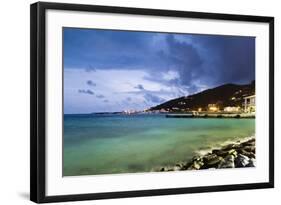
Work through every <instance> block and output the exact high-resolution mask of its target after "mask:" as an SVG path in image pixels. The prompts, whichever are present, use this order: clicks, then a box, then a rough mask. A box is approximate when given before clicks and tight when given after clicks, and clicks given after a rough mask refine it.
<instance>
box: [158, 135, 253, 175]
mask: <svg viewBox="0 0 281 205" xmlns="http://www.w3.org/2000/svg"><path fill="white" fill-rule="evenodd" d="M255 147H256V146H255V138H254V137H253V138H251V139H248V140H246V141H243V142H240V141H238V142H236V143H231V144H228V145H225V146H223V147H221V148H220V149H213V150H211V151H210V152H208V153H207V154H205V155H202V156H194V157H193V158H192V160H190V161H188V162H180V163H177V164H175V165H174V166H165V167H160V168H158V169H156V170H154V171H181V170H200V169H223V168H243V167H255V166H256V151H255Z"/></svg>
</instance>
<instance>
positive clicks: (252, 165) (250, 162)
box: [246, 158, 256, 167]
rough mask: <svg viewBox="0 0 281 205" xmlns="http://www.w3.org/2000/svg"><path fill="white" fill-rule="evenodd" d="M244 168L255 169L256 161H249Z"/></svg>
mask: <svg viewBox="0 0 281 205" xmlns="http://www.w3.org/2000/svg"><path fill="white" fill-rule="evenodd" d="M246 167H256V159H254V158H252V159H250V160H249V164H247V165H246Z"/></svg>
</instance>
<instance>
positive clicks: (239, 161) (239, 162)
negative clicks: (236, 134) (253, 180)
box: [235, 154, 250, 167]
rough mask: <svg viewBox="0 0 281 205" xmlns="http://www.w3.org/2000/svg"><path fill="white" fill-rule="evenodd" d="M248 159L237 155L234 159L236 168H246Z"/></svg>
mask: <svg viewBox="0 0 281 205" xmlns="http://www.w3.org/2000/svg"><path fill="white" fill-rule="evenodd" d="M249 160H250V159H249V157H247V156H245V155H242V154H238V156H237V158H236V159H235V166H236V167H246V166H247V165H248V164H249Z"/></svg>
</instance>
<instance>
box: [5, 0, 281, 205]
mask: <svg viewBox="0 0 281 205" xmlns="http://www.w3.org/2000/svg"><path fill="white" fill-rule="evenodd" d="M49 1H52V0H49ZM33 2H34V1H30V0H27V1H24V0H10V1H2V2H1V6H0V23H1V27H0V29H1V30H0V64H1V66H0V93H1V98H0V99H1V100H0V120H1V122H0V123H1V124H0V138H1V140H2V142H1V143H0V159H1V162H0V163H1V168H0V204H31V202H29V201H28V197H29V4H30V3H33ZM61 2H71V3H81V2H82V1H78V0H76V1H73V0H72V1H71V0H68V1H61ZM83 3H86V4H87V3H88V4H103V5H116V6H129V7H147V8H159V9H174V10H187V11H188V10H189V11H203V12H219V13H236V14H252V15H269V16H275V45H276V46H275V52H276V53H277V55H275V56H277V57H278V56H279V55H278V54H279V53H280V49H281V46H280V36H281V24H280V20H281V13H280V5H278V1H277V0H276V1H264V0H263V1H260V0H253V1H252V0H229V1H225V0H212V1H210V0H205V1H203V0H192V1H190V0H172V1H163V0H155V1H152V0H135V1H130V0H118V1H114V0H96V1H90V0H84V1H83ZM275 62H276V63H275V68H276V69H275V79H276V84H275V88H280V87H281V80H280V78H281V72H280V70H279V69H278V67H280V58H276V60H275ZM276 90H277V89H276ZM275 93H276V95H275V99H276V100H275V104H276V105H280V104H281V94H280V92H279V91H278V92H275ZM277 114H281V113H280V107H277V106H276V109H275V115H276V117H275V119H276V123H275V124H276V125H278V124H280V123H281V117H280V115H279V116H277ZM279 126H280V125H279ZM276 127H277V126H276ZM279 136H281V129H280V128H279V129H278V128H277V129H276V131H275V147H276V151H275V157H276V160H275V165H276V169H275V172H276V183H275V184H276V188H275V189H267V190H250V191H235V192H220V193H204V194H188V195H177V196H161V197H144V198H131V199H114V200H101V201H97V202H91V201H88V202H87V201H85V202H78V203H81V204H93V203H94V204H181V203H183V204H187V203H188V204H208V205H211V204H216V205H218V204H225V203H227V204H228V205H231V204H235V205H237V204H239V203H241V204H250V203H251V204H266V203H268V202H269V201H271V200H272V201H275V200H276V201H277V200H278V199H280V196H279V195H280V194H279V193H280V191H281V184H280V183H281V177H280V174H279V173H281V172H280V171H281V164H280V157H279V156H281V151H280V150H281V149H280V148H279V144H280V142H281V140H280V138H279ZM78 203H77V202H72V203H69V204H78Z"/></svg>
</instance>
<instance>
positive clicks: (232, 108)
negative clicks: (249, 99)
mask: <svg viewBox="0 0 281 205" xmlns="http://www.w3.org/2000/svg"><path fill="white" fill-rule="evenodd" d="M223 111H225V112H239V111H240V107H231V106H228V107H225V108H224V109H223Z"/></svg>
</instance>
